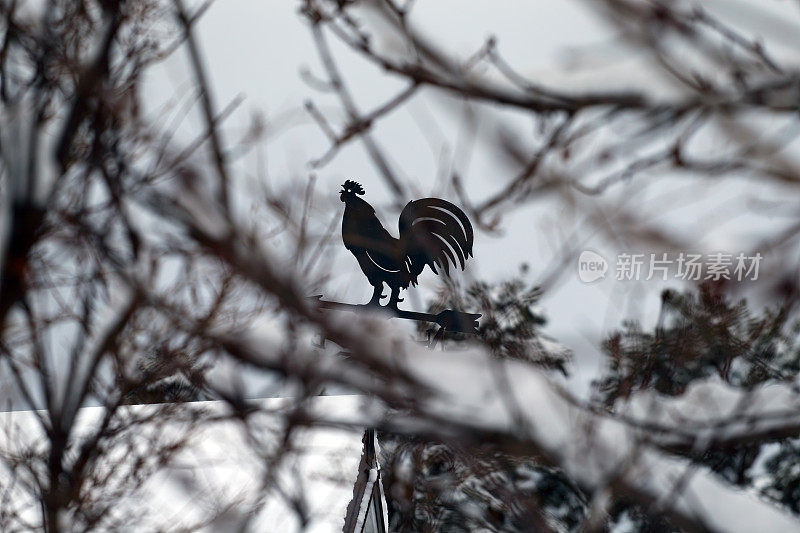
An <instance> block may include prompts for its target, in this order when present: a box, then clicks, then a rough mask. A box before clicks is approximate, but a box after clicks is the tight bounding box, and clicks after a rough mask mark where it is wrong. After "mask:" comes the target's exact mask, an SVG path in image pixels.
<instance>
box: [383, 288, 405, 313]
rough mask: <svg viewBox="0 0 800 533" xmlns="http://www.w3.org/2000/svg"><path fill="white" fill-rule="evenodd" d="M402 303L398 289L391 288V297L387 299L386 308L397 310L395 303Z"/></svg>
mask: <svg viewBox="0 0 800 533" xmlns="http://www.w3.org/2000/svg"><path fill="white" fill-rule="evenodd" d="M402 301H403V299H402V298H400V287H392V296H391V298H389V302H388V303H387V304H386V307H388V308H390V309H397V303H398V302H402Z"/></svg>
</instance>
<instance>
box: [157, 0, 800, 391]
mask: <svg viewBox="0 0 800 533" xmlns="http://www.w3.org/2000/svg"><path fill="white" fill-rule="evenodd" d="M759 4H762V5H761V6H760V7H765V8H766V9H767V12H768V13H778V14H779V15H780V16H779V17H778V18H766V17H764V16H763V15H762V14H761V12H760V11H758V10H755V9H753V8H752V5H749V4H748V3H747V2H738V1H730V0H715V1H712V2H704V3H703V5H704V7H706V8H707V9H714V10H717V12H718V13H721V14H722V15H724V16H725V17H726V20H727V21H729V22H730V23H732V24H743V25H744V27H746V28H748V29H750V30H752V31H753V32H755V33H761V34H765V33H768V37H769V40H770V41H769V43H770V45H771V46H772V47H773V48H772V51H773V53H775V54H776V55H778V56H779V57H790V58H792V60H793V61H794V62H796V59H795V58H796V57H797V56H798V54H797V49H796V48H792V47H793V46H796V43H794V42H793V38H792V37H793V36H796V35H797V34H798V33H797V32H798V28H800V26H798V17H797V13H798V10H797V9H793V6H791V5H790V4H791V2H778V1H775V2H759ZM298 7H299V3H296V2H287V1H263V2H254V1H249V0H218V1H217V2H215V3H214V4H213V6H212V7H211V8H210V9H209V11H208V12H207V13H206V14H205V15H204V17H203V19H202V21H201V23H200V26H199V36H200V38H201V43H202V49H203V52H204V54H205V57H206V60H207V63H208V66H209V72H210V73H211V77H212V78H213V89H214V97H215V99H216V102H217V105H218V107H219V108H222V107H224V106H225V105H227V104H228V103H229V102H231V101H233V100H235V99H236V98H237V97H243V98H244V101H243V104H242V105H241V106H240V107H239V108H238V109H237V111H236V112H235V113H234V114H233V115H232V116H231V117H230V119H229V120H228V122H227V126H226V133H227V138H228V140H229V141H230V142H235V141H236V139H237V137H238V136H239V135H241V134H242V133H243V132H244V131H245V130H246V128H247V126H248V124H249V123H250V121H251V119H252V117H253V116H254V115H256V114H261V115H263V116H264V117H266V119H267V123H268V126H269V131H270V136H269V138H268V140H267V141H266V142H265V143H264V146H263V153H264V155H265V161H266V163H265V165H266V168H267V170H268V179H269V180H270V182H271V183H272V184H273V185H274V186H277V187H281V186H283V185H285V184H287V183H290V182H292V181H294V182H298V183H301V182H304V181H305V180H306V179H308V176H309V173H310V172H312V171H313V172H314V173H315V174H316V175H317V177H318V185H317V190H318V192H319V193H320V197H319V199H318V202H317V204H318V205H317V206H316V207H317V208H318V209H319V210H320V211H323V212H327V213H329V214H330V213H333V212H334V210H338V211H337V212H341V211H342V206H341V204H340V202H339V199H338V195H337V192H338V189H339V187H338V186H339V184H341V183H342V182H343V181H344V179H355V180H357V181H359V182H361V183H362V184H363V185H364V188H365V189H366V196H365V199H366V200H367V201H369V202H370V203H372V204H373V205H374V206H375V207H376V209H377V211H378V214H379V216H380V217H381V219H382V221H383V222H384V225H385V226H387V228H388V229H389V230H390V231H391V232H394V233H396V224H397V222H396V220H397V211H395V210H392V209H391V205H390V204H389V202H388V201H389V199H390V197H389V194H388V190H387V189H386V187H385V185H384V183H383V181H382V180H381V178H380V177H379V175H378V174H377V172H376V170H375V168H374V167H373V165H372V164H371V162H370V161H369V159H368V157H367V155H366V153H365V151H364V149H363V147H362V145H361V144H360V143H358V142H355V143H351V144H349V145H348V146H346V147H345V148H344V149H342V150H341V151H340V152H339V153H338V154H337V155H336V157H335V158H334V159H333V160H331V161H330V163H328V164H327V165H325V166H324V167H322V168H319V169H312V168H310V167H309V165H308V161H309V160H311V159H313V158H315V157H318V156H320V155H322V154H323V153H324V152H325V150H326V149H327V147H328V141H327V139H326V138H325V137H324V135H323V134H322V133H321V131H320V130H319V128H318V127H317V126H316V125H315V124H314V123H313V122H312V121H311V120H310V118H309V116H308V115H307V114H306V113H305V112H304V111H303V104H304V102H305V101H307V100H313V101H314V102H315V104H316V105H318V106H319V107H320V108H321V109H322V110H323V111H324V112H325V113H326V114H327V115H328V116H330V117H334V118H336V117H338V119H339V121H338V122H336V121H334V122H335V123H336V124H337V126H341V124H342V115H341V112H340V111H339V106H338V104H337V101H336V99H335V97H334V96H332V95H329V94H322V93H320V92H319V91H317V90H315V89H314V88H313V87H311V86H309V85H308V84H307V83H306V82H305V81H304V80H303V77H302V76H301V74H300V73H301V71H302V70H303V69H308V71H309V72H311V73H312V74H314V75H316V76H318V77H322V76H323V71H322V69H321V67H320V65H319V63H318V59H317V56H316V52H315V49H314V46H313V42H312V40H311V37H310V32H309V31H308V27H307V25H306V23H305V21H304V19H303V18H302V17H301V16H300V15H299V14H298ZM411 23H412V24H414V25H415V26H416V27H417V28H418V29H420V30H422V31H424V32H426V33H427V35H428V36H429V37H430V38H431V39H433V40H434V41H435V42H436V43H439V44H441V45H442V46H443V47H444V49H445V50H446V51H448V52H449V53H451V54H452V55H454V56H456V57H461V58H466V57H468V56H469V55H471V54H472V53H474V52H475V51H476V50H478V49H479V48H480V47H481V45H482V44H483V43H484V42H485V39H486V38H487V37H488V36H490V35H496V36H497V37H498V44H499V50H500V52H501V53H502V54H503V55H504V57H505V58H506V59H507V60H508V62H509V63H511V64H512V65H514V67H515V68H516V69H517V70H518V71H520V72H522V73H523V74H524V75H526V76H529V77H530V78H532V79H535V80H537V81H539V82H542V83H545V84H548V85H551V86H560V87H571V88H586V87H587V86H595V85H596V84H602V85H603V86H604V87H606V88H630V87H632V86H633V87H635V86H646V87H649V88H656V89H657V90H658V91H659V92H661V93H663V94H667V95H669V94H672V93H675V92H676V91H677V89H676V88H675V87H674V86H673V85H671V84H670V83H669V82H667V81H666V80H665V79H664V78H663V77H661V76H660V75H658V74H656V73H655V71H653V70H651V69H650V68H648V67H647V57H646V56H644V54H643V53H642V52H639V51H637V50H633V49H631V48H629V47H625V46H623V44H621V43H620V42H619V40H618V39H616V38H615V35H614V33H613V31H612V29H611V28H610V27H608V26H607V25H606V24H605V23H604V21H603V19H602V17H599V16H597V13H596V11H595V10H594V8H593V7H592V6H591V2H589V1H583V2H581V1H578V0H546V1H537V2H519V1H511V0H506V1H492V0H482V1H473V2H463V1H458V0H436V1H433V0H419V1H417V2H416V3H415V5H414V11H413V17H412V19H411ZM331 42H332V43H333V44H334V53H335V56H336V59H337V61H338V62H339V65H340V68H341V70H342V72H343V74H344V77H345V80H346V83H347V85H348V87H349V88H350V89H351V90H352V92H353V93H354V95H355V97H356V100H357V101H358V103H359V105H360V106H361V109H362V111H366V110H369V109H371V108H372V107H373V106H375V105H379V104H380V103H382V102H384V101H386V100H387V99H388V98H390V97H391V96H392V95H393V94H395V93H397V92H398V91H400V90H402V88H403V83H402V81H401V80H397V79H393V78H390V77H387V76H385V75H384V74H383V73H382V72H379V71H377V70H376V69H375V68H373V67H372V66H371V65H370V64H368V63H366V62H364V61H362V60H360V59H358V58H357V57H355V56H354V55H353V54H351V53H348V52H347V51H346V50H344V49H343V47H341V46H339V45H338V43H336V41H335V40H334V39H331ZM377 45H378V46H380V47H382V49H386V50H391V47H392V42H391V40H390V39H385V40H384V41H379V42H378V43H377ZM191 87H192V83H191V81H190V77H189V74H188V72H187V70H186V56H185V55H184V54H182V53H178V54H175V55H173V56H172V57H171V58H170V59H169V60H168V61H167V62H166V63H165V64H164V65H163V66H160V67H157V68H155V69H154V71H153V74H152V76H151V77H150V81H149V83H148V92H147V101H148V102H149V104H150V109H151V112H152V113H153V114H154V116H159V117H161V116H162V115H163V117H164V118H168V117H170V116H172V115H170V114H169V113H166V114H164V110H165V109H169V108H170V105H171V104H170V103H174V102H176V101H184V100H185V99H186V98H187V94H188V92H189V90H190V89H191ZM459 105H461V103H460V102H458V101H456V100H454V99H452V98H449V97H447V96H443V95H442V94H441V93H436V92H435V91H431V90H427V89H425V90H423V91H421V92H420V93H419V94H418V95H416V96H415V97H414V98H413V99H412V100H411V102H410V103H409V105H408V106H407V107H406V108H403V109H401V110H400V111H398V112H395V113H393V114H392V115H390V116H388V117H386V118H384V119H382V120H381V121H379V122H378V123H377V124H376V125H375V128H374V133H375V135H376V137H377V139H378V141H379V143H380V144H381V146H383V147H384V148H385V149H386V152H387V153H388V154H389V156H390V163H391V165H392V167H393V169H394V170H395V171H396V172H397V173H398V175H399V176H401V177H402V178H403V180H404V181H405V182H406V183H408V184H409V186H410V190H411V196H429V195H441V196H444V197H446V198H449V199H451V200H455V198H454V195H453V194H452V191H449V190H442V189H441V187H437V184H438V183H440V182H439V181H438V180H437V179H436V178H437V176H441V175H442V174H447V173H448V172H450V171H454V170H455V171H458V172H459V174H460V175H462V176H464V178H465V180H466V189H467V192H468V194H469V195H470V197H471V198H473V199H474V200H476V201H480V200H481V199H482V198H483V197H484V196H485V195H488V194H489V193H490V192H491V191H494V190H497V189H498V188H500V187H501V186H502V184H503V183H504V182H505V181H506V180H508V179H510V176H512V175H513V174H512V173H511V172H509V170H508V169H507V168H506V167H503V166H502V165H499V164H498V161H497V160H496V159H495V158H494V157H493V155H492V152H490V151H488V150H486V149H485V148H483V147H482V146H481V140H482V139H481V135H484V136H490V135H491V133H492V128H493V124H492V122H491V121H487V123H486V124H481V126H480V128H479V135H478V139H477V142H475V143H472V144H470V143H469V141H468V140H465V139H464V138H463V136H460V135H459V132H460V131H461V130H462V129H463V128H460V117H461V115H460V114H459V112H458V109H459ZM173 113H174V111H173ZM502 113H504V116H503V118H504V119H507V120H508V121H510V123H511V124H512V125H515V127H518V128H519V131H520V134H521V135H522V136H526V137H531V138H533V136H532V135H531V132H532V131H534V130H533V127H532V124H531V120H530V118H529V117H525V116H519V114H518V115H516V116H514V114H512V113H511V112H505V111H504V112H502ZM505 114H507V115H508V116H507V117H506V116H505ZM198 124H199V122H198V121H197V120H196V119H193V118H192V117H191V116H189V117H188V118H186V120H185V121H184V123H183V126H182V130H181V132H182V134H183V135H187V136H188V135H192V134H196V133H197V128H198ZM187 138H188V137H187ZM485 138H486V137H484V139H485ZM532 146H533V145H532ZM709 149H714V147H713V146H709ZM257 167H258V161H257V159H256V158H255V157H248V158H245V159H244V160H242V161H240V162H239V164H238V166H237V170H238V171H239V172H240V173H241V174H242V175H243V176H246V179H253V180H259V179H264V177H263V175H258V173H257V171H256V170H257ZM740 189H741V184H739V183H733V184H727V185H726V186H725V187H723V188H720V187H719V186H717V185H716V184H710V183H699V184H698V183H696V182H694V181H691V180H685V179H684V180H678V181H670V182H669V183H668V184H658V185H656V186H654V187H649V188H647V189H639V188H637V187H636V186H630V187H629V186H627V185H625V186H622V187H620V188H618V189H615V190H613V191H611V193H610V194H612V195H617V196H619V197H620V198H625V199H626V200H627V201H631V198H632V199H633V201H635V202H638V203H639V205H640V207H641V208H642V209H644V210H648V211H649V212H652V215H653V216H657V217H659V216H660V217H671V220H672V221H674V226H675V229H676V231H679V232H680V231H683V232H689V233H690V234H691V233H692V232H694V233H695V234H694V235H693V236H694V237H695V238H694V239H693V240H694V241H695V242H699V243H701V244H702V246H703V248H704V249H703V251H715V250H725V251H728V252H731V253H737V252H739V251H743V250H740V249H739V248H738V246H739V243H740V238H741V236H742V235H746V234H747V232H748V230H749V229H751V228H752V227H753V224H769V223H771V221H770V220H769V219H767V220H766V221H765V220H764V219H763V218H757V219H755V220H754V219H753V218H752V217H750V216H745V217H742V216H741V214H742V213H743V212H748V211H749V209H750V207H749V206H748V204H746V203H743V200H742V199H741V196H740V192H741V190H740ZM770 194H779V191H772V192H770V191H766V192H765V198H767V197H769V195H770ZM326 195H327V196H326ZM409 199H412V198H409ZM725 212H730V213H734V212H735V213H737V216H736V217H731V220H730V221H728V220H726V221H725V222H724V223H723V224H720V223H718V222H719V220H718V219H715V223H714V224H705V222H708V221H709V217H712V216H714V215H715V214H716V215H720V213H725ZM576 230H578V233H576ZM698 231H699V232H703V235H696V233H697V232H698ZM706 232H707V234H705V233H706ZM575 235H578V236H579V240H578V241H576V240H575ZM565 243H568V244H571V245H575V246H576V247H577V248H579V249H593V250H598V251H601V253H603V254H604V255H605V256H606V257H607V259H609V260H610V261H612V262H613V260H614V254H615V253H617V252H618V251H620V250H626V249H627V247H626V243H625V242H617V243H608V242H606V241H603V240H600V239H599V238H596V232H594V231H593V230H592V229H591V228H590V227H586V226H585V223H584V220H583V219H582V217H580V216H575V214H574V213H566V212H565V211H564V208H563V207H562V206H559V205H556V204H554V203H552V202H548V201H542V202H534V203H532V204H531V206H529V207H526V208H524V209H520V210H518V211H516V212H514V214H513V215H511V216H508V217H506V218H505V219H504V220H503V224H502V231H501V232H499V233H497V234H493V235H488V234H485V233H480V232H479V233H478V234H477V235H476V243H475V259H474V260H473V261H471V262H470V263H469V264H468V269H467V272H466V274H465V275H466V276H467V278H468V279H469V278H473V279H474V278H477V279H487V280H498V279H506V278H508V277H510V276H512V275H513V274H514V273H516V272H517V271H518V268H519V265H520V264H521V263H527V264H528V265H530V267H531V271H530V274H529V275H528V279H529V280H531V281H535V280H537V279H540V278H541V277H542V276H544V275H545V274H546V273H547V271H548V269H549V268H552V267H553V265H554V262H553V261H554V257H557V255H558V254H559V253H560V252H561V251H562V250H563V248H564V245H565ZM332 251H334V252H336V254H337V255H336V262H335V265H337V266H338V267H341V268H344V269H346V273H345V274H344V275H340V276H337V277H334V278H333V279H332V280H331V281H330V283H329V284H328V285H327V286H326V287H324V288H323V291H324V292H325V294H326V295H328V296H331V297H332V296H336V297H338V298H341V299H344V300H347V301H353V302H360V301H366V300H367V299H368V298H369V295H370V293H371V287H369V285H368V284H367V283H366V280H365V279H364V278H363V277H362V276H361V275H360V274H358V273H355V272H354V270H353V269H354V267H355V260H354V259H353V258H352V257H351V256H350V254H348V253H346V251H345V250H344V248H343V247H342V246H340V245H339V244H338V241H336V243H335V245H334V246H333V248H332ZM641 251H642V252H659V250H641ZM566 268H569V269H571V272H570V273H569V274H568V275H565V276H563V277H562V278H561V282H560V283H559V284H558V285H557V286H555V287H553V288H552V289H551V290H550V291H549V292H548V293H547V295H546V298H545V299H544V301H543V306H544V308H545V311H546V314H547V315H548V316H549V318H550V324H549V325H548V327H547V332H548V333H549V334H550V335H552V336H553V337H555V338H556V339H558V340H560V341H561V342H563V343H565V344H567V345H568V346H570V347H571V348H573V349H574V350H575V351H576V354H577V356H578V359H579V361H580V362H581V364H580V365H579V368H578V369H577V370H578V372H577V374H578V375H577V380H576V383H577V384H578V386H582V385H580V384H585V382H586V380H587V379H589V378H590V377H591V375H593V374H594V372H596V370H597V369H598V365H599V363H600V361H601V359H600V357H599V354H598V351H597V346H598V343H599V340H600V339H601V338H602V337H603V335H604V334H605V333H607V332H608V331H609V330H610V329H612V328H614V327H617V326H619V324H620V321H621V320H622V319H624V318H629V317H637V318H639V319H641V320H643V321H644V322H645V323H646V324H647V323H652V322H653V320H654V319H655V315H656V313H657V309H658V302H659V293H660V289H661V287H662V286H663V285H664V283H656V282H650V283H642V284H636V283H632V282H619V281H616V280H614V279H613V278H614V273H613V263H612V266H611V268H612V271H610V272H609V275H607V278H606V279H605V280H603V281H599V282H597V283H595V284H591V285H589V284H585V283H582V282H581V281H580V280H579V279H578V277H577V273H576V264H575V262H571V263H569V265H568V266H567V267H566ZM421 283H422V285H421V289H413V288H412V289H411V290H409V291H407V294H406V296H407V297H406V301H405V303H404V304H403V305H405V306H406V307H407V308H414V309H417V308H420V306H422V305H423V302H424V298H425V294H426V293H425V291H426V290H430V289H431V288H434V287H435V286H436V284H437V283H438V280H437V278H436V277H434V276H433V274H431V273H429V272H428V273H426V274H425V275H423V277H422V278H421ZM670 286H675V283H674V282H672V283H670Z"/></svg>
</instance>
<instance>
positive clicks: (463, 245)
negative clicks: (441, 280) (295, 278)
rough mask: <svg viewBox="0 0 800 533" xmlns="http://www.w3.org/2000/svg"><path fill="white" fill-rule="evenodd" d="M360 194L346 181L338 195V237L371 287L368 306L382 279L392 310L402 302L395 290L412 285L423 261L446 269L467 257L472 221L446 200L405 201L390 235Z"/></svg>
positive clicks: (375, 299) (356, 185) (438, 270)
mask: <svg viewBox="0 0 800 533" xmlns="http://www.w3.org/2000/svg"><path fill="white" fill-rule="evenodd" d="M363 194H364V188H363V187H361V185H360V184H359V183H356V182H355V181H351V180H347V181H345V182H344V184H343V185H342V190H341V191H340V193H339V197H340V198H341V200H342V202H344V205H345V207H344V218H343V219H342V240H343V241H344V245H345V247H346V248H347V249H348V250H350V252H352V253H353V255H354V256H355V257H356V259H357V260H358V264H359V266H360V267H361V270H362V271H363V272H364V275H366V276H367V279H368V280H369V283H370V285H372V286H373V287H374V288H375V292H373V294H372V299H371V300H370V301H369V303H368V305H380V304H379V302H380V299H381V298H382V297H383V296H384V294H383V284H384V283H386V284H387V285H388V286H389V288H390V289H391V297H390V298H389V302H388V303H387V304H386V307H388V308H390V309H394V310H396V309H397V303H398V302H402V301H403V300H402V299H401V298H400V289H406V288H408V286H409V284H411V285H416V284H417V277H418V276H419V275H420V273H422V270H423V269H424V268H425V266H426V265H428V266H429V267H430V268H431V270H433V271H434V272H436V273H437V274H441V272H442V271H444V273H445V274H449V273H450V266H451V265H452V266H455V265H459V266H460V267H461V269H462V270H463V269H464V265H465V263H466V260H467V259H468V258H469V257H472V239H473V232H472V224H470V222H469V219H468V218H467V215H465V214H464V212H463V211H462V210H461V209H459V208H458V207H456V206H455V205H453V204H451V203H450V202H448V201H446V200H441V199H439V198H422V199H420V200H415V201H413V202H409V203H408V204H407V205H406V206H405V207H404V208H403V211H402V212H401V213H400V224H399V226H400V238H399V239H396V238H394V237H392V235H391V234H390V233H389V232H388V231H386V229H385V228H384V227H383V225H381V222H380V220H378V217H376V216H375V209H373V207H372V206H371V205H369V204H368V203H367V202H366V201H364V200H362V199H361V198H359V195H363ZM478 316H480V315H478Z"/></svg>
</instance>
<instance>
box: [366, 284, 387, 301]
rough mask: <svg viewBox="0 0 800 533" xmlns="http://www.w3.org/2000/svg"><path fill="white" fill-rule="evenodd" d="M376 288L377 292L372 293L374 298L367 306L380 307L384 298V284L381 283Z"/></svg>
mask: <svg viewBox="0 0 800 533" xmlns="http://www.w3.org/2000/svg"><path fill="white" fill-rule="evenodd" d="M374 287H375V292H373V293H372V298H371V299H370V301H369V302H367V305H377V306H380V305H381V298H383V283H381V284H380V285H375V286H374Z"/></svg>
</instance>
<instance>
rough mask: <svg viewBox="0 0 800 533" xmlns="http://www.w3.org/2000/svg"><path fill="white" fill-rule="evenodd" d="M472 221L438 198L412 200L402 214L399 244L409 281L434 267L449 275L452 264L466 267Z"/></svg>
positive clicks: (470, 250)
mask: <svg viewBox="0 0 800 533" xmlns="http://www.w3.org/2000/svg"><path fill="white" fill-rule="evenodd" d="M473 237H474V234H473V231H472V224H470V221H469V219H468V218H467V215H465V214H464V212H463V211H462V210H461V209H459V208H458V207H457V206H455V205H453V204H451V203H450V202H448V201H446V200H441V199H439V198H423V199H421V200H415V201H413V202H409V203H408V205H406V206H405V208H403V211H402V213H400V243H401V246H403V254H404V255H405V263H406V267H407V268H408V273H409V275H410V279H409V281H410V282H411V283H412V284H416V281H417V276H419V274H420V273H421V272H422V270H423V269H424V268H425V265H428V266H430V267H431V269H433V270H435V271H436V272H437V273H441V272H442V271H444V273H445V274H447V275H449V274H450V266H451V265H453V266H456V265H457V266H459V267H461V269H462V270H463V269H464V267H465V265H466V261H467V259H468V258H469V257H472V241H473Z"/></svg>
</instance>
